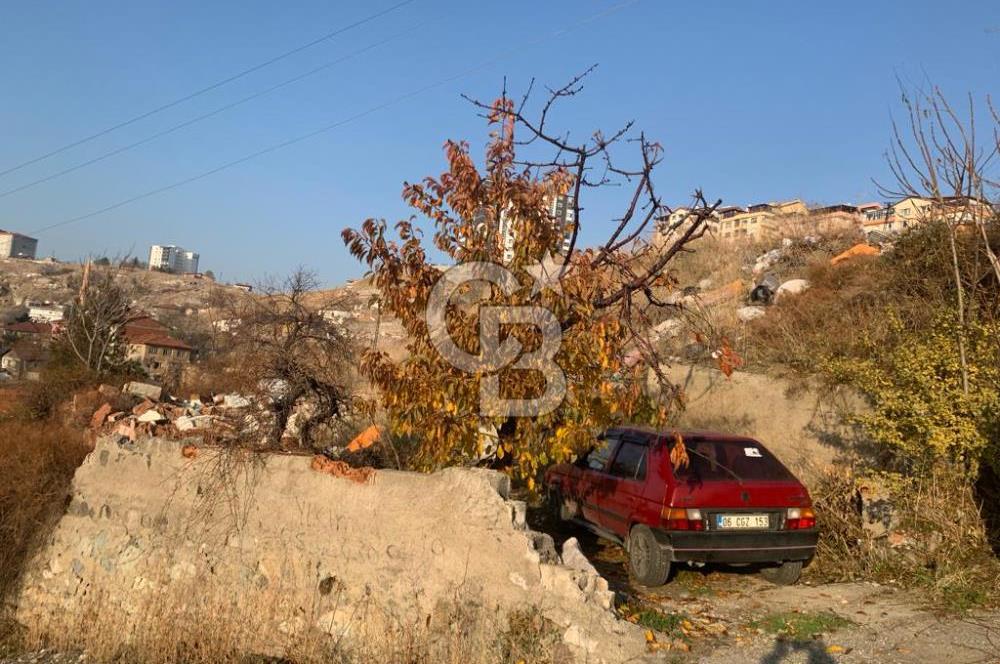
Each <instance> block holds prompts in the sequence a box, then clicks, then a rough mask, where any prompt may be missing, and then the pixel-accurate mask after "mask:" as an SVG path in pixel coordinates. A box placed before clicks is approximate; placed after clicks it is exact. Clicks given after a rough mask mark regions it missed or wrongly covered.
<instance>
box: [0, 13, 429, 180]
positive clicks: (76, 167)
mask: <svg viewBox="0 0 1000 664" xmlns="http://www.w3.org/2000/svg"><path fill="white" fill-rule="evenodd" d="M423 25H425V23H418V24H415V25H413V26H411V27H409V28H407V29H406V30H404V31H402V32H397V33H396V34H394V35H392V36H390V37H387V38H385V39H383V40H381V41H378V42H375V43H373V44H369V45H368V46H366V47H364V48H362V49H359V50H357V51H354V52H352V53H349V54H347V55H345V56H343V57H340V58H337V59H336V60H332V61H330V62H327V63H326V64H323V65H320V66H318V67H315V68H313V69H310V70H309V71H307V72H305V73H303V74H299V75H298V76H294V77H292V78H290V79H288V80H285V81H282V82H281V83H277V84H275V85H272V86H270V87H268V88H266V89H264V90H261V91H260V92H255V93H253V94H251V95H247V96H246V97H243V98H242V99H238V100H237V101H234V102H232V103H229V104H225V105H224V106H220V107H219V108H216V109H214V110H212V111H209V112H207V113H203V114H201V115H198V116H196V117H193V118H191V119H190V120H185V121H184V122H181V123H179V124H176V125H174V126H172V127H168V128H167V129H164V130H163V131H159V132H157V133H155V134H152V135H151V136H147V137H146V138H143V139H140V140H138V141H135V142H134V143H130V144H128V145H124V146H122V147H120V148H116V149H114V150H111V151H110V152H105V153H104V154H102V155H98V156H97V157H94V158H93V159H88V160H86V161H82V162H80V163H78V164H75V165H73V166H70V167H69V168H64V169H63V170H61V171H57V172H55V173H53V174H51V175H47V176H45V177H43V178H39V179H37V180H34V181H33V182H28V183H27V184H23V185H21V186H19V187H14V188H13V189H8V190H7V191H4V192H0V198H6V197H7V196H10V195H12V194H16V193H18V192H20V191H24V190H25V189H31V188H32V187H35V186H37V185H40V184H43V183H45V182H50V181H52V180H55V179H56V178H60V177H62V176H64V175H67V174H69V173H72V172H74V171H78V170H80V169H81V168H86V167H87V166H92V165H93V164H96V163H98V162H100V161H104V160H105V159H109V158H111V157H114V156H116V155H119V154H121V153H123V152H128V151H129V150H132V149H134V148H137V147H139V146H141V145H145V144H146V143H150V142H152V141H155V140H156V139H158V138H162V137H164V136H166V135H168V134H172V133H174V132H175V131H179V130H181V129H184V128H185V127H190V126H191V125H193V124H196V123H198V122H201V121H202V120H207V119H208V118H211V117H213V116H216V115H219V114H220V113H224V112H226V111H229V110H232V109H234V108H236V107H237V106H242V105H243V104H246V103H247V102H250V101H253V100H254V99H258V98H260V97H263V96H265V95H268V94H270V93H272V92H274V91H275V90H279V89H281V88H284V87H287V86H289V85H291V84H293V83H298V82H299V81H301V80H303V79H306V78H309V77H310V76H315V75H316V74H318V73H320V72H322V71H325V70H327V69H330V68H331V67H333V66H335V65H338V64H340V63H342V62H346V61H347V60H351V59H353V58H356V57H358V56H359V55H363V54H364V53H367V52H368V51H371V50H374V49H376V48H378V47H379V46H384V45H385V44H388V43H389V42H392V41H395V40H396V39H399V38H400V37H403V36H405V35H407V34H409V33H411V32H413V31H414V30H416V29H418V28H420V27H422V26H423Z"/></svg>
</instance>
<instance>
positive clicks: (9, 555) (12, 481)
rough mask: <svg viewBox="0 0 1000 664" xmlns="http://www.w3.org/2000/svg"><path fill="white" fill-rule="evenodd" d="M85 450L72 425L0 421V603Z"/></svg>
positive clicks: (57, 511) (55, 511) (54, 513)
mask: <svg viewBox="0 0 1000 664" xmlns="http://www.w3.org/2000/svg"><path fill="white" fill-rule="evenodd" d="M88 451H89V446H88V445H87V444H86V441H85V440H84V436H83V433H82V432H81V430H80V429H78V428H75V427H72V428H71V427H69V426H66V425H65V424H62V423H58V422H53V421H51V420H50V421H44V422H31V421H18V420H8V421H4V422H0V600H2V599H4V598H5V597H7V595H8V593H9V592H10V591H11V590H12V589H13V587H14V586H15V585H16V583H17V581H18V579H19V578H20V575H21V572H22V568H23V565H24V562H25V560H26V558H27V557H28V556H29V554H30V553H31V552H32V550H33V549H34V547H35V546H36V545H37V544H38V542H39V540H40V539H41V537H42V536H43V534H44V533H45V532H47V530H48V528H49V527H50V526H51V525H52V523H53V522H54V520H55V519H56V518H58V517H59V516H60V515H61V513H62V510H63V508H64V507H65V502H66V496H67V494H68V488H69V483H70V481H71V480H72V478H73V473H74V471H75V470H76V468H77V466H79V465H80V463H81V462H82V461H83V458H84V457H85V456H86V454H87V452H88Z"/></svg>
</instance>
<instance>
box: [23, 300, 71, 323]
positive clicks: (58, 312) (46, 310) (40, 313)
mask: <svg viewBox="0 0 1000 664" xmlns="http://www.w3.org/2000/svg"><path fill="white" fill-rule="evenodd" d="M65 315H66V308H65V307H64V306H62V305H61V304H55V303H53V302H29V303H28V320H30V321H31V322H33V323H55V322H56V321H61V320H62V319H63V317H64V316H65Z"/></svg>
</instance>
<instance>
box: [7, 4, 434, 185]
mask: <svg viewBox="0 0 1000 664" xmlns="http://www.w3.org/2000/svg"><path fill="white" fill-rule="evenodd" d="M414 1H415V0H402V2H398V3H396V4H395V5H393V6H391V7H389V8H388V9H384V10H382V11H380V12H377V13H375V14H371V15H370V16H367V17H365V18H363V19H361V20H358V21H355V22H354V23H351V24H349V25H345V26H344V27H342V28H337V29H336V30H334V31H332V32H328V33H326V34H325V35H322V36H320V37H317V38H316V39H313V40H312V41H310V42H308V43H305V44H302V45H301V46H297V47H295V48H293V49H292V50H290V51H285V52H284V53H281V54H280V55H277V56H275V57H273V58H271V59H270V60H265V61H264V62H261V63H260V64H256V65H254V66H253V67H250V68H249V69H244V70H243V71H241V72H238V73H236V74H233V75H232V76H229V77H227V78H224V79H222V80H220V81H216V82H215V83H212V84H211V85H209V86H206V87H204V88H201V89H200V90H196V91H194V92H191V93H189V94H186V95H184V96H183V97H179V98H178V99H175V100H173V101H171V102H168V103H166V104H163V105H162V106H157V107H156V108H154V109H152V110H149V111H146V112H144V113H140V114H139V115H136V116H134V117H131V118H129V119H128V120H124V121H123V122H119V123H118V124H116V125H112V126H111V127H108V128H107V129H102V130H101V131H99V132H97V133H94V134H91V135H89V136H85V137H84V138H81V139H79V140H76V141H73V142H72V143H67V144H66V145H63V146H62V147H59V148H56V149H55V150H52V151H51V152H46V153H45V154H43V155H40V156H38V157H35V158H33V159H29V160H28V161H24V162H21V163H20V164H17V165H16V166H11V167H10V168H8V169H7V170H4V171H0V177H3V176H4V175H8V174H9V173H13V172H14V171H19V170H21V169H22V168H24V167H25V166H30V165H32V164H37V163H38V162H40V161H43V160H45V159H48V158H49V157H53V156H55V155H57V154H60V153H63V152H65V151H66V150H70V149H72V148H75V147H77V146H79V145H83V144H84V143H88V142H90V141H92V140H94V139H95V138H100V137H101V136H105V135H107V134H110V133H111V132H113V131H117V130H118V129H121V128H123V127H127V126H129V125H131V124H134V123H136V122H138V121H139V120H144V119H146V118H148V117H150V116H151V115H156V114H157V113H160V112H161V111H165V110H167V109H168V108H173V107H174V106H177V105H178V104H182V103H184V102H186V101H189V100H191V99H194V98H195V97H199V96H201V95H203V94H205V93H206V92H211V91H212V90H215V89H216V88H220V87H222V86H223V85H226V84H227V83H232V82H233V81H235V80H238V79H240V78H243V77H244V76H247V75H249V74H252V73H254V72H256V71H259V70H261V69H263V68H264V67H268V66H270V65H273V64H274V63H276V62H279V61H281V60H284V59H285V58H288V57H290V56H292V55H295V54H296V53H301V52H302V51H304V50H306V49H308V48H312V47H313V46H316V45H317V44H321V43H323V42H325V41H329V40H330V39H333V38H334V37H336V36H338V35H341V34H343V33H345V32H347V31H349V30H353V29H354V28H357V27H359V26H362V25H364V24H365V23H370V22H371V21H374V20H375V19H377V18H381V17H382V16H385V15H386V14H389V13H391V12H393V11H396V10H397V9H399V8H400V7H403V6H405V5H408V4H410V3H411V2H414Z"/></svg>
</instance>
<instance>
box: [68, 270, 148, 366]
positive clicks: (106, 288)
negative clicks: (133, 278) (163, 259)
mask: <svg viewBox="0 0 1000 664" xmlns="http://www.w3.org/2000/svg"><path fill="white" fill-rule="evenodd" d="M132 297H133V289H132V286H131V285H130V283H129V282H127V281H126V280H125V278H124V276H123V275H121V274H120V272H119V271H118V270H117V269H112V268H103V269H95V268H93V267H92V265H91V263H89V262H88V263H87V264H86V265H85V266H84V270H83V275H82V277H81V280H80V283H79V284H78V285H77V295H76V297H75V298H74V300H73V302H72V304H71V305H70V307H69V311H68V313H67V316H66V322H65V328H64V329H63V330H62V332H61V333H60V334H59V335H58V336H57V338H56V343H55V346H56V350H57V351H62V352H63V353H64V354H65V355H68V356H69V357H70V358H71V359H74V360H76V361H78V362H79V363H80V364H82V365H83V366H85V367H86V368H87V369H89V370H90V371H92V372H94V373H95V374H97V375H98V376H104V375H107V374H111V373H115V372H116V371H119V370H121V369H122V368H123V367H124V366H125V364H126V363H127V358H126V348H125V339H124V338H123V331H124V326H125V324H126V323H127V322H128V320H129V316H130V309H131V303H132Z"/></svg>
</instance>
